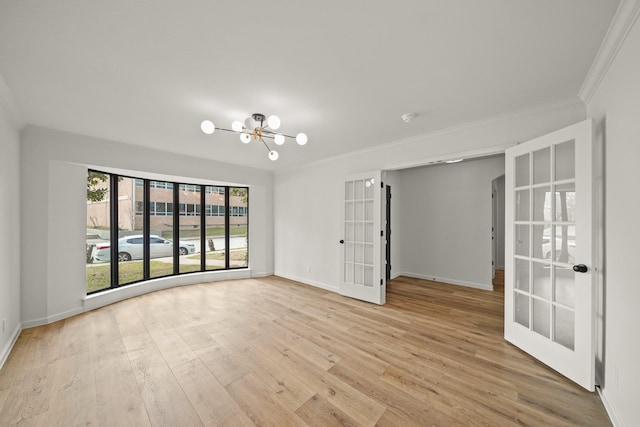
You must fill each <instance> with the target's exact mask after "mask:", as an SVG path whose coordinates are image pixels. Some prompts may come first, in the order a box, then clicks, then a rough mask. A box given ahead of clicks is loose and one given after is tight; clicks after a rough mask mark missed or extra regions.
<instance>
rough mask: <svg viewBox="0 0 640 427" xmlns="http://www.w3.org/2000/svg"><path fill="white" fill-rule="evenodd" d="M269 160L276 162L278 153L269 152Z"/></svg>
mask: <svg viewBox="0 0 640 427" xmlns="http://www.w3.org/2000/svg"><path fill="white" fill-rule="evenodd" d="M269 159H271V160H273V161H274V162H275V161H276V160H278V152H277V151H274V150H271V151H269Z"/></svg>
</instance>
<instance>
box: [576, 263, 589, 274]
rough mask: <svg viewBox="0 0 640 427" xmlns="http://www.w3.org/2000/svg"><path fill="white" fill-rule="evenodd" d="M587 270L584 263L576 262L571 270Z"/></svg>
mask: <svg viewBox="0 0 640 427" xmlns="http://www.w3.org/2000/svg"><path fill="white" fill-rule="evenodd" d="M587 270H589V269H588V268H587V266H586V265H584V264H578V265H574V266H573V271H575V272H576V273H586V272H587Z"/></svg>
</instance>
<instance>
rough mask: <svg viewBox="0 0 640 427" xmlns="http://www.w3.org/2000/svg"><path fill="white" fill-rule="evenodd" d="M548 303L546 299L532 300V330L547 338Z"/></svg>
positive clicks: (549, 312)
mask: <svg viewBox="0 0 640 427" xmlns="http://www.w3.org/2000/svg"><path fill="white" fill-rule="evenodd" d="M550 315H551V309H550V305H549V303H548V302H546V301H540V300H538V299H534V300H533V330H534V331H536V332H537V333H539V334H540V335H543V336H545V337H547V338H549V337H550V330H551V328H550V324H551V322H550Z"/></svg>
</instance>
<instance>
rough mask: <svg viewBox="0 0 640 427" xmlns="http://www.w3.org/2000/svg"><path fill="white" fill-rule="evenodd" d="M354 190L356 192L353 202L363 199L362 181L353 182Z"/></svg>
mask: <svg viewBox="0 0 640 427" xmlns="http://www.w3.org/2000/svg"><path fill="white" fill-rule="evenodd" d="M354 188H355V190H356V194H355V200H362V199H364V181H362V180H358V181H355V182H354Z"/></svg>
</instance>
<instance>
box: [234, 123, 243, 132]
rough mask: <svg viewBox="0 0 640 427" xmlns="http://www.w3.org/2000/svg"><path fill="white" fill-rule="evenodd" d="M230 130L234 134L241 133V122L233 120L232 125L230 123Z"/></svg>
mask: <svg viewBox="0 0 640 427" xmlns="http://www.w3.org/2000/svg"><path fill="white" fill-rule="evenodd" d="M231 129H233V130H234V131H236V132H242V122H240V121H238V120H235V121H234V122H233V123H231Z"/></svg>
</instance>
